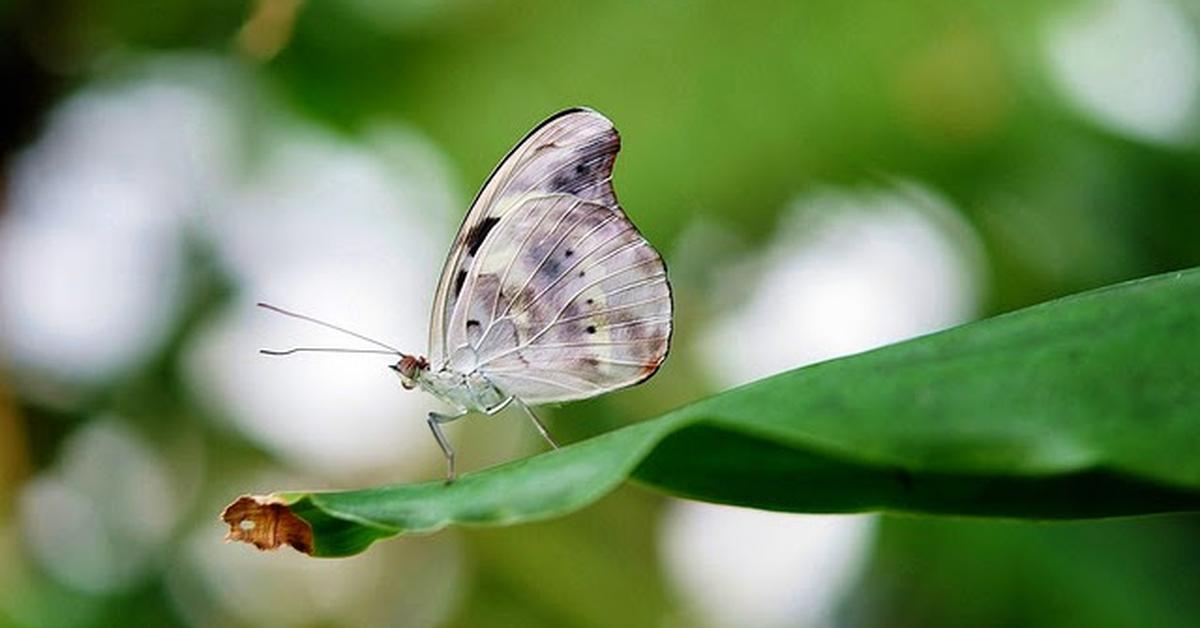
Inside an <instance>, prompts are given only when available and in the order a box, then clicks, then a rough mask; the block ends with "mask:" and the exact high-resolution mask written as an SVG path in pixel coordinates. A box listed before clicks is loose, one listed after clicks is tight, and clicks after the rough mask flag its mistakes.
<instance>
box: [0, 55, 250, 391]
mask: <svg viewBox="0 0 1200 628" xmlns="http://www.w3.org/2000/svg"><path fill="white" fill-rule="evenodd" d="M215 72H216V70H215V68H214V67H213V66H212V65H210V64H206V63H199V62H177V63H170V64H163V65H162V66H160V67H157V68H156V69H152V70H150V71H147V72H145V73H144V75H143V76H141V77H140V78H138V79H136V80H133V81H131V82H130V83H129V84H124V85H105V86H99V87H90V88H87V89H84V90H82V91H81V92H79V93H78V94H77V95H75V96H73V97H71V98H70V99H68V100H67V101H66V102H65V103H63V104H62V105H61V106H59V107H58V108H57V109H56V110H55V111H54V112H52V113H51V115H50V117H49V120H48V122H47V125H46V130H45V132H44V133H43V135H42V136H41V137H40V138H39V139H38V140H37V141H36V142H35V143H34V144H33V145H32V146H31V147H30V148H29V149H27V150H26V151H24V152H23V153H21V154H20V155H19V156H18V157H17V158H16V160H15V163H14V164H13V166H12V169H11V175H10V179H9V181H10V183H9V189H8V194H7V199H6V200H5V202H6V206H7V212H6V213H5V215H4V216H3V219H2V220H0V347H2V348H3V350H4V353H5V355H6V358H7V359H8V360H11V361H12V362H13V363H14V365H15V366H17V367H18V368H19V369H21V370H24V371H27V372H33V373H39V374H42V375H45V376H49V377H52V378H54V379H56V380H61V381H69V382H79V383H88V382H93V381H97V380H103V379H105V378H109V377H113V376H116V375H119V374H120V373H121V372H123V371H126V370H128V369H130V368H132V367H133V366H135V365H136V364H137V363H138V361H139V360H141V359H143V358H144V357H145V356H146V354H147V353H148V352H150V351H152V350H154V349H155V348H156V347H157V346H158V344H159V343H160V342H161V341H162V340H163V337H164V334H165V333H166V332H167V331H168V330H169V327H170V325H171V323H172V322H173V318H174V315H175V313H176V311H177V306H178V300H179V297H180V295H181V285H180V284H181V277H182V274H183V268H182V264H183V259H182V254H183V246H182V243H183V237H184V226H185V225H186V223H187V220H188V214H189V213H190V212H192V211H194V210H196V209H199V208H201V207H203V206H205V205H206V204H208V203H210V202H212V196H213V194H214V191H218V190H220V189H222V188H223V187H224V185H225V182H226V181H228V178H229V165H230V163H231V162H232V160H233V155H232V144H233V139H232V138H233V136H234V134H235V129H234V120H233V116H232V114H231V112H230V111H229V110H228V108H227V105H223V104H221V101H220V100H219V99H218V98H217V97H216V96H215V95H214V92H215V91H216V88H215V87H214V84H215V81H214V80H213V79H214V76H215Z"/></svg>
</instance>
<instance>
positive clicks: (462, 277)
mask: <svg viewBox="0 0 1200 628" xmlns="http://www.w3.org/2000/svg"><path fill="white" fill-rule="evenodd" d="M466 280H467V271H466V269H465V268H464V269H463V270H460V271H458V275H456V276H455V277H454V296H456V297H457V296H458V295H460V294H462V289H463V282H465V281H466Z"/></svg>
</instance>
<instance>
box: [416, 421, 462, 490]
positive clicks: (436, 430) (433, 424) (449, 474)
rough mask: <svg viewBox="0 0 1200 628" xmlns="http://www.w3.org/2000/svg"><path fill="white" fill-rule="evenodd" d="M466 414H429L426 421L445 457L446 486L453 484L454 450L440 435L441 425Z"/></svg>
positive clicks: (444, 437) (444, 436) (442, 434)
mask: <svg viewBox="0 0 1200 628" xmlns="http://www.w3.org/2000/svg"><path fill="white" fill-rule="evenodd" d="M466 414H467V411H466V410H459V411H458V412H457V413H456V414H438V413H437V412H430V413H429V419H428V420H427V421H426V422H427V423H429V429H430V430H431V431H433V437H434V438H435V439H437V444H438V447H441V448H442V454H443V455H445V456H446V484H450V483H451V482H453V481H454V478H455V477H456V476H455V474H454V448H453V447H451V446H450V441H449V440H448V439H447V438H446V435H445V434H444V433H442V424H443V423H449V422H451V421H453V420H455V419H460V418H462V417H464V416H466Z"/></svg>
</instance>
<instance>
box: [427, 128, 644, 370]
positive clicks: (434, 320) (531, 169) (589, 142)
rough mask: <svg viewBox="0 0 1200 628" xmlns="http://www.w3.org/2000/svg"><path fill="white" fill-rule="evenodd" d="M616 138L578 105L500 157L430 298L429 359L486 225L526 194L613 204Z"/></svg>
mask: <svg viewBox="0 0 1200 628" xmlns="http://www.w3.org/2000/svg"><path fill="white" fill-rule="evenodd" d="M620 146H621V140H620V137H619V136H618V135H617V131H616V129H615V128H613V125H612V123H611V122H609V120H608V118H605V117H604V116H602V115H600V114H599V113H597V112H595V111H592V110H591V109H586V108H582V107H578V108H573V109H567V110H564V111H561V112H559V113H557V114H555V115H553V116H551V117H550V118H548V119H547V120H546V121H544V122H542V123H541V124H539V125H538V126H537V127H535V128H534V129H533V130H532V131H530V132H529V134H528V135H526V136H525V138H524V139H522V140H521V141H520V142H518V143H517V145H516V146H515V147H513V149H512V150H511V151H509V153H508V155H507V156H506V157H505V158H504V159H503V160H502V161H501V162H500V165H499V166H497V167H496V169H495V170H494V171H492V174H491V176H490V177H488V180H487V183H485V184H484V185H483V187H482V188H481V189H480V190H479V194H477V195H476V197H475V200H474V202H472V203H471V209H470V211H468V212H467V215H466V217H465V218H464V219H463V223H462V226H461V227H459V230H458V235H457V236H456V237H455V240H454V244H453V245H452V246H451V247H450V253H449V255H448V256H447V258H446V263H445V265H444V266H443V267H442V275H441V278H440V280H439V281H438V288H437V292H436V294H435V295H434V299H433V312H432V315H431V317H430V322H429V360H430V362H431V363H432V364H433V365H434V367H438V366H440V365H442V364H443V363H444V362H445V361H446V359H448V358H449V357H450V356H449V352H448V348H447V346H446V332H447V328H448V326H449V324H450V317H451V315H452V314H453V312H454V307H455V304H456V303H457V302H458V298H459V295H460V294H461V292H462V289H463V285H464V283H465V281H466V278H467V276H468V275H469V274H470V273H471V269H472V268H473V267H474V265H475V262H476V260H477V259H478V254H479V249H480V247H481V246H482V244H483V241H484V240H486V239H487V236H488V234H489V233H490V232H491V230H492V229H493V228H494V227H495V226H496V225H497V224H498V223H499V222H500V220H501V219H503V218H504V217H505V216H506V215H508V214H509V213H510V212H511V211H512V210H513V209H514V208H515V207H516V206H517V205H518V202H517V201H518V200H519V199H520V198H521V197H523V196H526V195H530V194H537V193H539V192H541V193H553V192H560V193H567V194H573V195H575V196H578V197H579V198H582V199H586V200H592V201H596V202H600V203H604V204H611V205H613V206H616V204H617V200H616V196H614V194H613V189H612V183H611V176H612V165H613V161H614V160H615V159H616V156H617V151H618V150H620Z"/></svg>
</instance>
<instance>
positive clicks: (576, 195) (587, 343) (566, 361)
mask: <svg viewBox="0 0 1200 628" xmlns="http://www.w3.org/2000/svg"><path fill="white" fill-rule="evenodd" d="M617 148H618V144H617V141H616V132H615V131H614V130H613V129H612V125H611V124H610V123H608V120H607V119H605V118H604V117H603V116H601V115H600V114H598V113H595V112H592V111H588V110H579V111H574V112H570V113H565V114H560V115H559V116H556V117H554V118H552V119H551V120H550V121H548V122H547V123H544V124H543V125H542V126H541V127H539V128H538V129H537V130H535V131H534V132H533V133H532V134H531V135H530V136H529V138H527V139H526V140H525V141H524V142H522V143H521V144H520V145H518V146H517V148H515V149H514V150H513V152H512V153H511V154H510V156H509V158H508V159H507V160H506V161H505V162H504V163H502V164H501V165H500V167H499V168H498V169H497V170H496V173H495V174H494V175H493V178H492V180H491V181H490V182H489V183H488V185H486V186H485V188H484V190H483V191H482V192H481V193H480V197H479V199H478V201H477V203H476V205H475V206H474V207H473V208H472V210H471V212H470V214H469V215H468V218H467V220H466V221H465V223H464V227H463V233H460V234H459V242H460V243H461V244H460V245H459V247H458V248H461V249H462V250H459V251H454V252H452V253H451V255H450V259H449V261H448V265H447V269H446V270H445V271H444V272H443V285H442V286H441V287H440V288H439V301H440V302H441V303H442V308H443V312H444V314H443V315H442V316H443V317H444V320H445V325H444V327H442V328H441V331H440V332H439V331H437V330H436V329H435V330H433V331H431V339H432V340H433V344H434V346H431V352H434V353H435V355H437V354H436V352H437V351H438V349H437V345H438V343H439V342H440V343H442V344H443V345H444V349H442V351H443V352H444V353H443V354H441V355H443V356H444V358H445V359H446V360H449V361H450V364H451V365H452V367H454V368H458V369H473V368H477V369H478V370H479V371H480V372H481V373H483V374H484V375H485V376H487V377H488V379H489V380H491V381H492V382H493V383H494V384H496V385H497V386H498V387H499V388H500V389H501V390H503V391H504V392H505V393H507V394H510V395H514V396H516V397H518V398H520V399H522V400H524V401H526V402H529V403H540V402H547V401H565V400H570V399H580V398H584V397H590V396H593V395H596V394H600V393H602V392H605V391H608V390H613V389H616V388H621V387H623V386H628V385H631V384H634V383H637V382H639V381H641V380H643V379H645V378H647V377H649V376H650V375H651V374H653V372H654V371H655V370H656V369H657V368H658V366H659V365H660V364H661V363H662V360H663V359H664V357H665V356H666V353H667V350H668V346H669V340H670V334H671V295H670V287H669V285H668V283H667V279H666V271H665V268H664V266H663V263H662V259H661V257H660V256H659V254H658V253H657V252H656V251H655V250H654V249H653V247H651V246H650V244H649V243H648V242H646V240H645V239H644V238H643V237H642V236H641V234H639V233H638V231H637V229H636V228H634V226H633V224H632V223H630V222H629V220H628V219H627V218H626V217H625V214H624V212H622V211H621V209H620V207H619V206H618V205H617V203H616V200H615V197H614V196H613V193H612V187H611V184H610V183H609V177H610V175H611V170H612V163H613V160H614V158H615V154H616V150H617ZM525 159H527V160H530V163H528V164H526V163H522V162H521V160H525ZM514 160H515V163H511V162H514ZM535 173H537V174H536V176H535ZM568 173H570V176H568ZM526 186H529V187H526ZM485 203H492V204H491V205H489V204H485ZM481 225H482V226H483V227H481ZM481 228H484V229H486V231H487V233H486V234H484V235H483V236H482V237H479V236H478V235H477V234H476V236H472V234H471V231H472V229H474V230H476V232H478V230H479V229H481ZM476 238H478V241H476ZM452 268H453V270H452ZM447 282H448V283H447ZM434 311H435V317H434V320H433V322H432V324H433V326H434V327H435V328H437V327H438V324H439V318H438V306H435V310H434Z"/></svg>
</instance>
